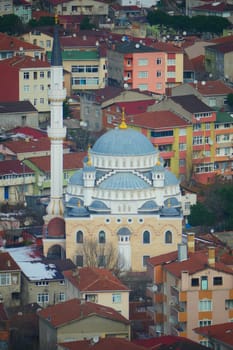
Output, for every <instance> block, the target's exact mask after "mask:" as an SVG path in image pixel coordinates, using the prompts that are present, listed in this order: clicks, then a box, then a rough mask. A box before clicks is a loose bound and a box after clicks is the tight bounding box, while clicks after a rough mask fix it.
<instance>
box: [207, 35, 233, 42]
mask: <svg viewBox="0 0 233 350" xmlns="http://www.w3.org/2000/svg"><path fill="white" fill-rule="evenodd" d="M232 41H233V35H226V36H222V37H220V38H215V39H212V40H211V41H210V42H211V43H215V44H224V43H232Z"/></svg>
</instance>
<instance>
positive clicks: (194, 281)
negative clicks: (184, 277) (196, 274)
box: [191, 278, 199, 287]
mask: <svg viewBox="0 0 233 350" xmlns="http://www.w3.org/2000/svg"><path fill="white" fill-rule="evenodd" d="M191 286H192V287H198V286H199V278H192V279H191Z"/></svg>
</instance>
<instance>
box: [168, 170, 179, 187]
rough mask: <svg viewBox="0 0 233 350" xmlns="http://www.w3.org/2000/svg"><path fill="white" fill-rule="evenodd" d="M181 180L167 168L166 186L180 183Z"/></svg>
mask: <svg viewBox="0 0 233 350" xmlns="http://www.w3.org/2000/svg"><path fill="white" fill-rule="evenodd" d="M178 184H179V180H178V179H177V177H176V176H175V175H174V174H173V173H171V172H170V171H169V170H167V169H165V186H170V185H178Z"/></svg>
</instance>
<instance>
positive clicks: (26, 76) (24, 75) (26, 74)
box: [23, 72, 29, 80]
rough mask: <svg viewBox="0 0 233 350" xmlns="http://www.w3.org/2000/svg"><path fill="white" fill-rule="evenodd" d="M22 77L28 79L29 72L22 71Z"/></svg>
mask: <svg viewBox="0 0 233 350" xmlns="http://www.w3.org/2000/svg"><path fill="white" fill-rule="evenodd" d="M23 78H24V79H25V80H27V79H29V72H24V73H23Z"/></svg>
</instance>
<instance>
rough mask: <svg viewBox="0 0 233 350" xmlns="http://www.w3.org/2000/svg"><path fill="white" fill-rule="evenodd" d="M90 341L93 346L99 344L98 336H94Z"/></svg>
mask: <svg viewBox="0 0 233 350" xmlns="http://www.w3.org/2000/svg"><path fill="white" fill-rule="evenodd" d="M92 341H93V343H94V344H96V343H98V342H99V336H98V335H95V336H94V337H93V338H92Z"/></svg>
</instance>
